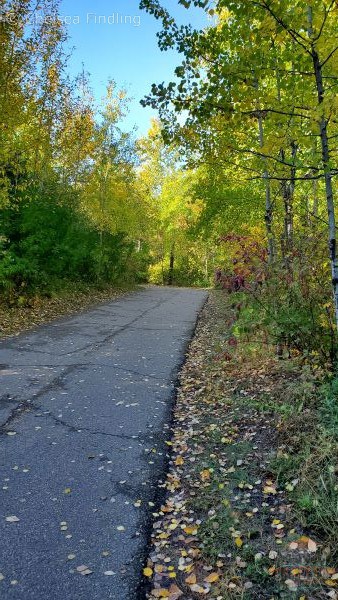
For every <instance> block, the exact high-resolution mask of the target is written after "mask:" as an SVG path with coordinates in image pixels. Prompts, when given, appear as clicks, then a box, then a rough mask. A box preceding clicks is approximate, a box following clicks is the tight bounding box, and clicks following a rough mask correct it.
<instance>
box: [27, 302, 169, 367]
mask: <svg viewBox="0 0 338 600" xmlns="http://www.w3.org/2000/svg"><path fill="white" fill-rule="evenodd" d="M166 302H167V299H165V300H159V301H158V302H156V303H155V305H154V306H151V307H150V308H147V309H146V310H144V311H143V312H141V313H140V314H139V315H138V316H137V317H135V318H134V319H132V320H131V321H129V322H128V323H126V324H125V325H122V326H121V327H119V328H118V329H117V330H116V331H114V332H113V333H110V334H109V335H107V336H106V337H105V338H103V339H102V340H101V341H100V342H96V343H90V344H86V345H85V346H82V348H76V349H75V350H72V351H71V352H63V353H61V354H57V356H59V357H62V356H72V355H73V354H78V353H81V352H84V353H86V352H87V350H89V349H93V348H94V347H95V348H101V347H102V346H104V345H105V344H106V343H107V342H109V341H110V340H112V339H114V337H116V336H117V335H119V334H120V333H123V332H124V331H126V330H127V329H129V327H130V326H132V325H133V324H134V323H137V321H139V320H141V319H142V318H143V317H144V316H145V315H147V314H148V313H149V312H151V311H153V310H156V309H157V308H160V306H162V305H163V304H165V303H166ZM94 335H97V332H95V334H93V337H94ZM33 348H34V345H33ZM19 351H20V352H29V353H32V348H20V350H19ZM33 352H34V353H35V354H44V355H46V354H47V355H49V356H55V353H52V352H46V351H44V350H36V349H34V351H33Z"/></svg>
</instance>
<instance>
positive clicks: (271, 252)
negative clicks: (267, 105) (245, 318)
mask: <svg viewBox="0 0 338 600" xmlns="http://www.w3.org/2000/svg"><path fill="white" fill-rule="evenodd" d="M258 133H259V145H260V147H261V148H263V146H264V132H263V117H262V114H261V113H260V112H259V115H258ZM262 160H263V162H264V170H263V179H264V181H265V227H266V234H267V238H268V256H269V263H270V264H271V263H272V262H273V260H274V257H275V241H274V236H273V231H272V220H273V207H272V201H271V186H270V179H269V171H268V169H267V159H266V158H264V157H263V159H262Z"/></svg>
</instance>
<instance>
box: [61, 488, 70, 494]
mask: <svg viewBox="0 0 338 600" xmlns="http://www.w3.org/2000/svg"><path fill="white" fill-rule="evenodd" d="M71 492H72V490H71V488H66V489H65V490H63V493H64V494H71Z"/></svg>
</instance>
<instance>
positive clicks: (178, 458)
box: [175, 456, 184, 467]
mask: <svg viewBox="0 0 338 600" xmlns="http://www.w3.org/2000/svg"><path fill="white" fill-rule="evenodd" d="M183 464H184V460H183V458H182V456H178V457H177V458H176V460H175V465H176V466H177V467H179V466H180V465H183Z"/></svg>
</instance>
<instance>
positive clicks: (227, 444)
mask: <svg viewBox="0 0 338 600" xmlns="http://www.w3.org/2000/svg"><path fill="white" fill-rule="evenodd" d="M242 302H243V293H233V294H229V293H228V292H224V291H216V292H212V293H211V294H210V298H209V302H208V304H207V305H206V307H205V308H204V310H203V313H202V315H201V318H200V322H199V325H198V328H197V332H196V336H195V338H194V340H193V342H192V344H191V346H190V349H189V353H188V358H187V362H186V364H185V366H184V368H183V370H182V373H181V376H180V388H179V393H178V398H177V405H176V411H175V419H174V435H173V439H172V440H168V444H169V447H170V449H171V451H172V454H171V463H170V471H169V474H168V478H167V482H166V485H165V488H166V501H165V503H164V504H163V505H162V506H161V507H160V509H159V511H158V512H157V513H155V514H154V521H155V524H154V530H153V538H152V549H151V552H150V557H149V559H148V563H147V566H146V568H145V570H144V575H145V577H146V578H149V580H151V588H150V590H149V594H148V597H149V598H169V599H170V600H176V599H178V598H186V599H188V598H189V599H190V598H202V597H204V596H205V597H208V598H213V599H219V600H221V599H222V600H224V599H228V598H229V599H230V598H243V599H250V598H252V599H253V598H257V599H258V598H259V599H262V600H263V599H266V600H269V599H271V598H285V599H287V600H289V599H291V598H297V599H298V600H299V599H300V598H302V600H304V599H312V598H316V599H317V598H318V599H320V598H337V592H336V588H337V586H338V555H337V547H338V539H337V532H338V528H337V522H338V511H337V508H338V485H337V479H336V472H337V467H338V464H337V456H338V436H337V417H338V411H337V405H338V404H337V400H338V398H337V380H336V379H335V378H334V377H332V378H331V380H326V381H325V383H324V382H323V371H322V370H321V369H320V368H316V367H315V365H312V364H308V363H306V362H304V360H303V359H302V358H300V357H298V358H297V357H294V358H292V359H284V360H281V359H280V358H278V357H276V354H275V347H274V345H273V344H269V343H262V341H261V340H259V339H257V329H256V328H255V326H253V327H252V328H250V330H249V329H248V328H247V329H246V332H245V334H244V333H241V334H238V328H239V327H240V325H241V316H240V313H239V311H238V304H239V303H242ZM234 333H236V338H234ZM235 339H236V341H235Z"/></svg>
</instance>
